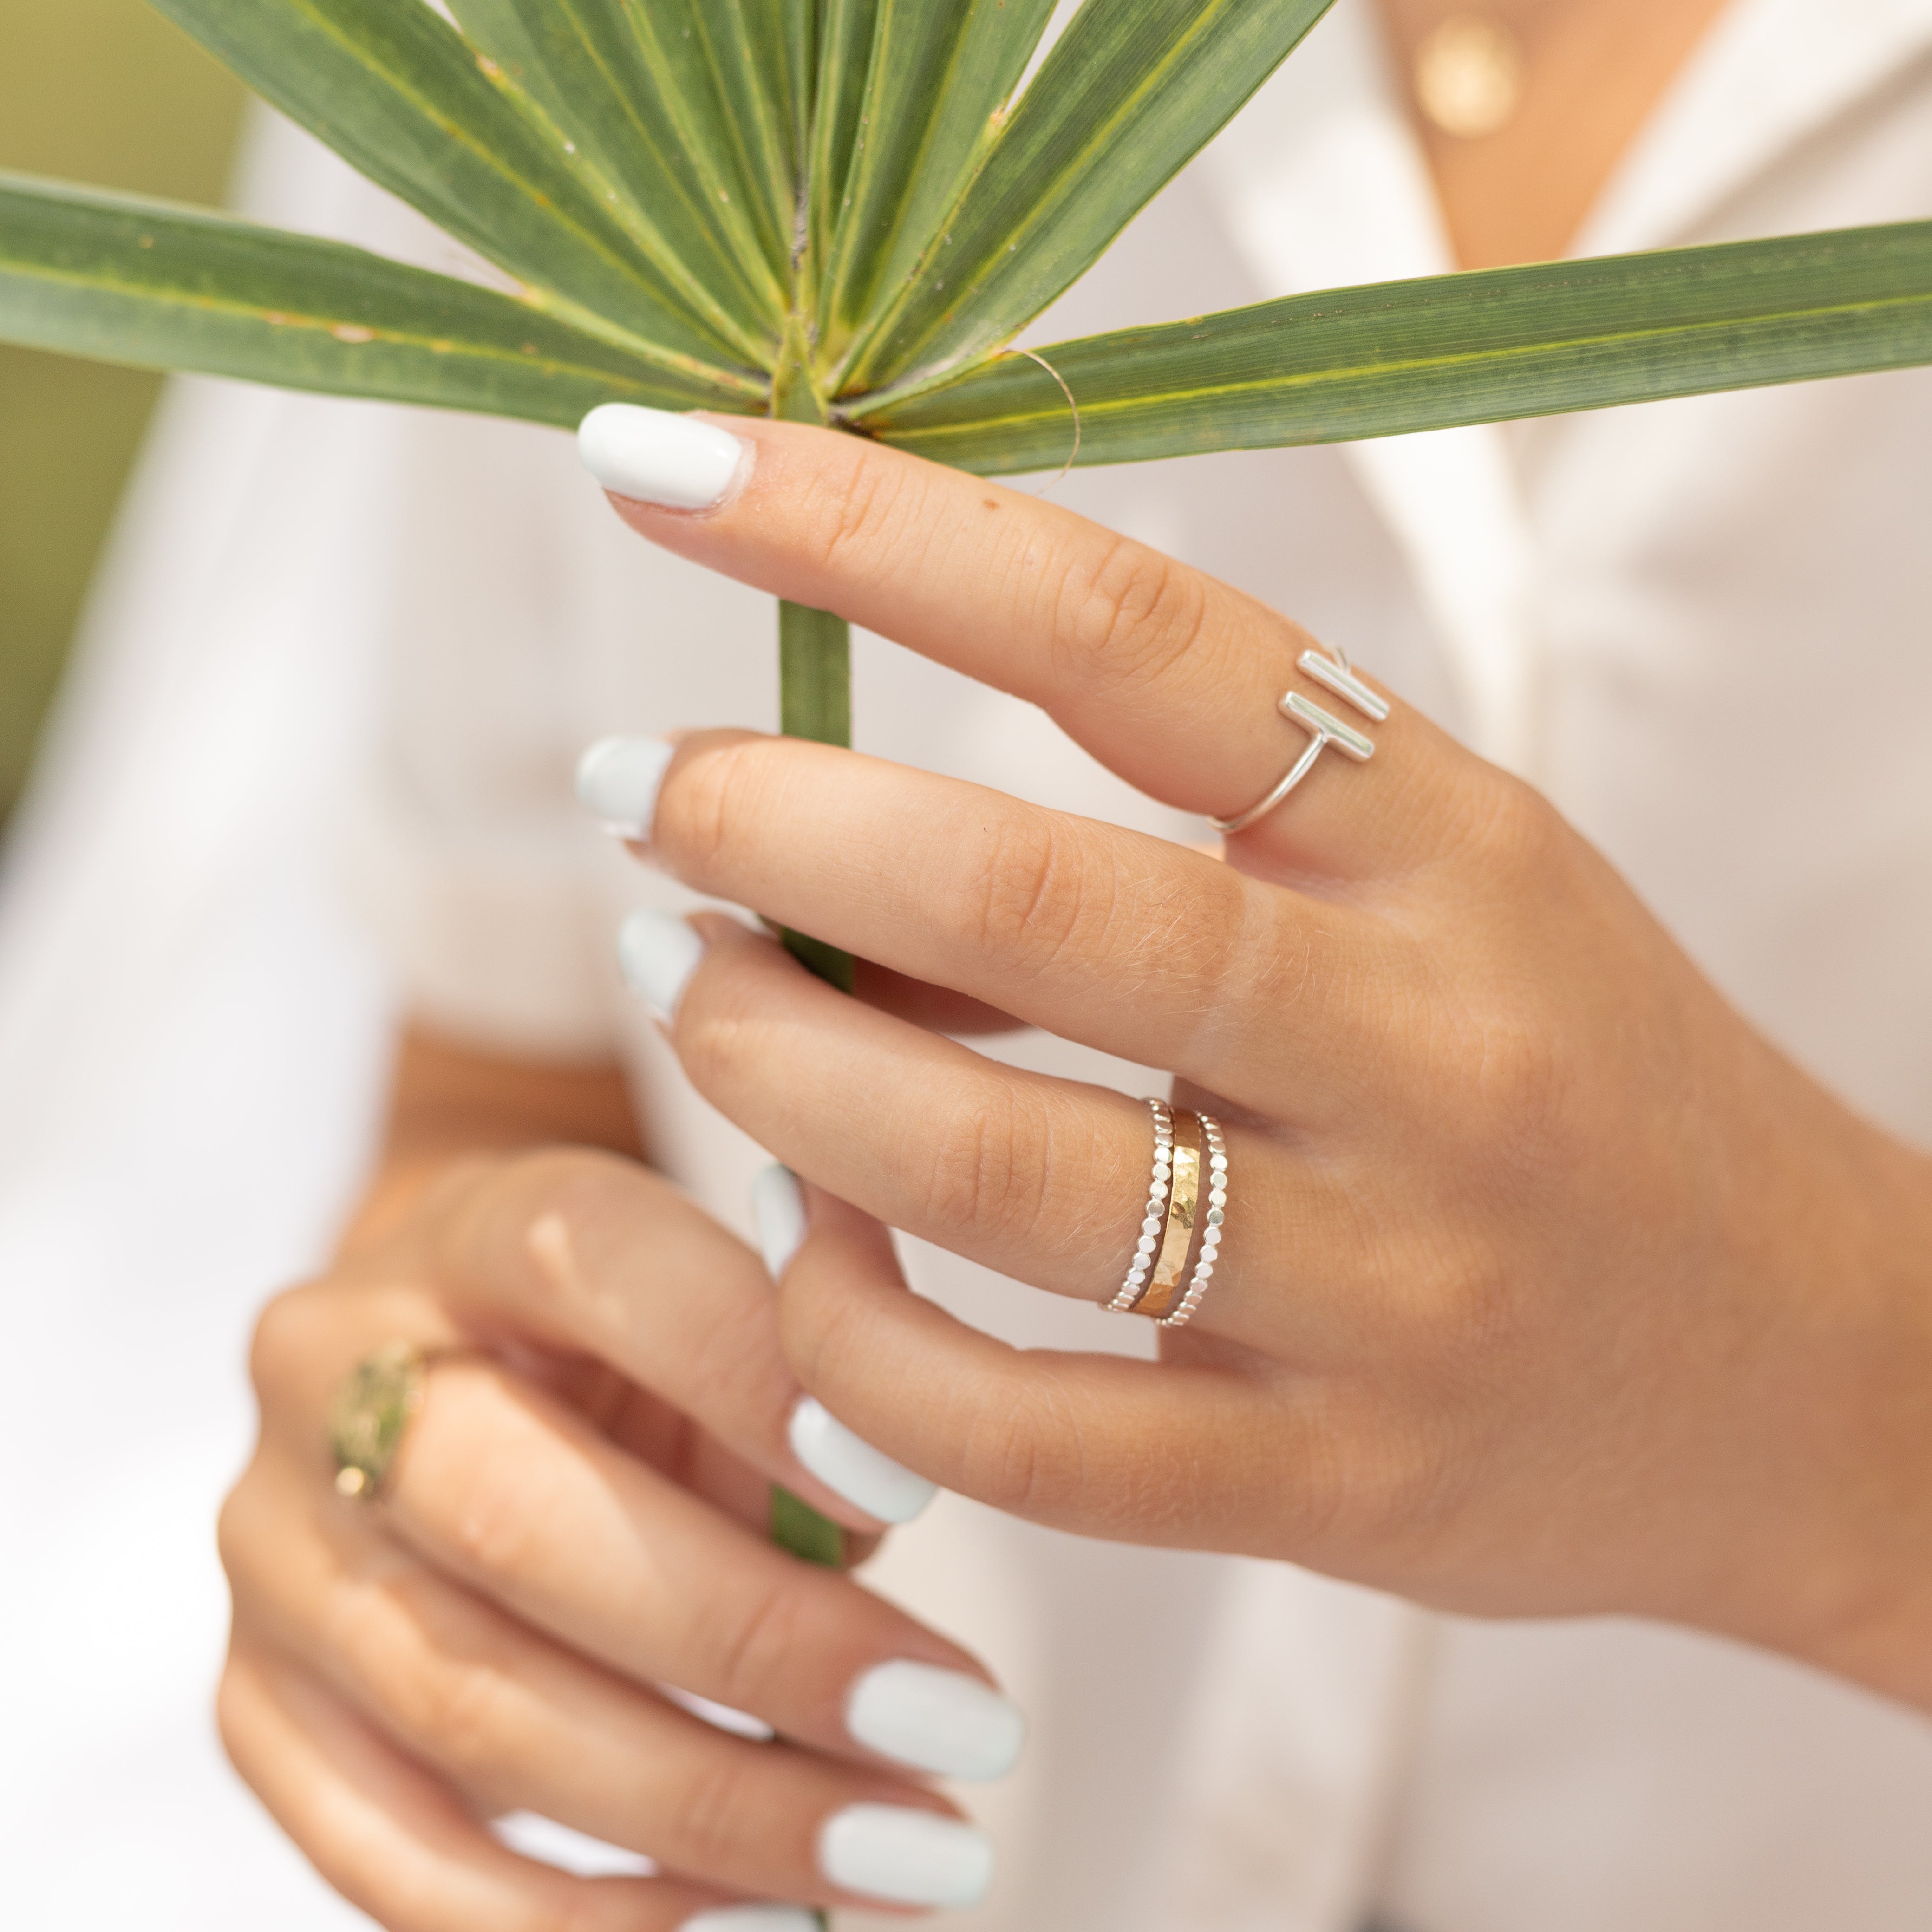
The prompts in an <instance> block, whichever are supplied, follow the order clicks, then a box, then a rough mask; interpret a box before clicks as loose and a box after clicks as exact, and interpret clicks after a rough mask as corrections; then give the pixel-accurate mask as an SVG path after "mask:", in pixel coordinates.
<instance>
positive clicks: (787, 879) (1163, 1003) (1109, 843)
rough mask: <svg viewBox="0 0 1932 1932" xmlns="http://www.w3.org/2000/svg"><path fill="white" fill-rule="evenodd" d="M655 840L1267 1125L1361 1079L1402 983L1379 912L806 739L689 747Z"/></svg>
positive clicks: (868, 949) (822, 931) (800, 920)
mask: <svg viewBox="0 0 1932 1932" xmlns="http://www.w3.org/2000/svg"><path fill="white" fill-rule="evenodd" d="M643 830H645V831H646V832H648V835H649V852H650V856H652V858H653V859H655V860H656V861H657V862H658V863H659V864H661V865H663V866H664V868H667V870H668V871H670V872H672V873H673V874H674V875H675V876H676V877H678V878H679V879H680V880H682V881H683V883H685V884H686V885H688V886H691V887H693V888H694V889H696V890H697V891H699V892H704V893H706V894H708V895H710V896H712V897H713V898H723V899H728V900H730V901H734V902H736V903H737V904H741V905H747V906H751V907H755V908H756V909H757V910H758V911H759V912H760V913H763V915H764V916H766V917H767V918H769V919H775V920H776V921H778V922H780V923H781V924H784V925H786V926H792V927H794V928H796V929H799V930H802V931H805V932H809V933H811V935H812V936H813V937H814V938H817V939H820V940H822V941H825V942H826V943H827V944H831V945H834V946H838V947H843V948H844V949H845V950H847V951H848V952H850V953H854V954H856V956H859V958H861V959H869V960H874V961H876V962H878V963H879V964H880V965H884V966H886V967H889V968H892V969H893V970H894V971H897V972H899V973H902V974H906V975H907V976H908V977H911V978H913V979H915V980H926V981H929V982H931V983H935V984H937V985H939V986H947V987H950V988H951V989H953V990H954V991H956V992H961V993H964V994H966V995H970V996H971V998H974V999H976V1000H979V1001H983V1002H984V1003H986V1004H988V1005H989V1006H994V1007H998V1008H1000V1009H1001V1010H1002V1011H1004V1012H1006V1013H1010V1014H1012V1015H1013V1016H1014V1017H1015V1018H1016V1019H1021V1020H1025V1021H1027V1022H1031V1024H1032V1025H1036V1026H1039V1027H1043V1028H1045V1029H1046V1031H1049V1032H1050V1033H1054V1034H1059V1035H1061V1037H1063V1038H1066V1039H1069V1040H1077V1041H1079V1042H1080V1043H1082V1044H1083V1045H1085V1046H1092V1047H1095V1048H1097V1049H1100V1051H1102V1052H1107V1053H1112V1054H1115V1055H1119V1056H1120V1057H1121V1058H1124V1059H1127V1060H1130V1061H1136V1062H1138V1063H1139V1064H1143V1065H1150V1064H1151V1065H1154V1066H1158V1067H1165V1068H1168V1069H1169V1070H1172V1071H1174V1072H1175V1073H1180V1074H1181V1075H1183V1076H1184V1077H1186V1078H1187V1079H1190V1080H1193V1081H1195V1082H1198V1083H1199V1085H1202V1086H1203V1087H1205V1088H1208V1089H1209V1090H1210V1091H1212V1092H1214V1093H1217V1094H1221V1095H1223V1096H1224V1097H1226V1098H1227V1099H1228V1100H1231V1101H1234V1102H1236V1103H1239V1104H1240V1105H1241V1106H1246V1107H1249V1108H1252V1109H1256V1110H1257V1111H1265V1110H1267V1109H1269V1107H1270V1106H1271V1103H1273V1102H1274V1100H1275V1098H1276V1097H1277V1096H1278V1095H1279V1094H1280V1093H1281V1092H1282V1091H1284V1089H1285V1088H1286V1089H1289V1090H1290V1091H1294V1092H1295V1093H1296V1094H1298V1097H1300V1098H1301V1100H1303V1101H1304V1103H1307V1102H1309V1101H1313V1100H1318V1099H1319V1095H1320V1094H1321V1092H1322V1089H1323V1088H1324V1086H1325V1084H1326V1073H1327V1070H1328V1069H1329V1068H1331V1067H1335V1066H1337V1065H1340V1066H1343V1067H1346V1066H1349V1064H1352V1063H1353V1062H1355V1061H1357V1060H1358V1058H1359V1055H1357V1054H1355V1052H1352V1046H1353V1045H1354V1044H1355V1043H1357V1041H1358V1039H1359V1036H1360V1034H1361V1030H1362V1025H1363V1019H1364V1015H1365V1013H1367V1012H1368V1011H1369V1010H1370V1007H1369V1002H1368V1001H1367V1000H1365V999H1364V997H1363V995H1364V994H1365V993H1367V992H1371V991H1372V990H1373V987H1374V986H1376V985H1377V984H1379V983H1383V982H1384V981H1385V980H1386V979H1387V978H1388V975H1387V974H1385V973H1383V972H1382V971H1379V970H1378V969H1379V968H1380V967H1382V966H1383V965H1386V964H1387V963H1388V961H1387V959H1386V957H1385V956H1386V955H1387V954H1388V953H1389V951H1390V950H1391V946H1392V944H1393V943H1394V942H1393V939H1392V937H1391V934H1390V932H1389V930H1388V928H1387V927H1386V926H1385V925H1384V924H1383V923H1382V922H1379V921H1373V920H1372V919H1370V917H1369V916H1367V915H1364V914H1362V913H1356V912H1354V911H1352V910H1350V909H1349V908H1347V907H1340V906H1336V905H1334V904H1325V905H1322V906H1321V907H1316V906H1315V905H1313V904H1311V903H1310V901H1306V900H1304V899H1303V898H1301V897H1300V896H1299V895H1296V894H1295V893H1292V892H1288V891H1286V890H1283V889H1281V888H1280V887H1278V886H1271V885H1265V884H1262V883H1259V882H1258V881H1256V880H1253V879H1250V878H1249V877H1246V876H1245V875H1244V874H1241V873H1240V872H1238V871H1235V870H1234V868H1232V867H1230V866H1228V865H1223V864H1221V863H1220V862H1218V861H1217V860H1215V859H1211V858H1208V857H1207V856H1204V855H1203V854H1202V853H1199V852H1195V851H1190V850H1188V849H1187V847H1184V846H1181V845H1176V844H1172V843H1171V842H1169V841H1166V840H1164V839H1160V838H1151V837H1149V836H1148V835H1145V834H1144V833H1141V832H1130V831H1127V830H1124V829H1121V827H1119V826H1112V825H1107V824H1103V823H1100V821H1098V820H1094V819H1088V818H1080V817H1074V816H1073V815H1071V814H1067V813H1064V812H1056V811H1047V810H1045V809H1043V808H1041V807H1040V806H1037V805H1029V804H1027V803H1025V802H1023V801H1022V800H1020V799H1014V798H1010V797H1008V796H1006V795H1005V794H1004V793H1001V792H997V791H993V790H989V789H988V788H987V787H985V786H982V785H975V784H967V783H965V782H963V781H960V780H958V779H955V778H942V777H939V776H937V775H934V774H932V773H930V772H919V771H916V770H913V769H909V768H908V767H906V766H899V765H895V764H892V763H888V762H887V761H886V760H883V759H878V758H871V757H863V756H861V755H859V754H857V753H854V752H850V751H837V750H834V749H832V748H830V747H829V746H826V745H814V744H809V743H806V742H802V741H801V740H799V739H785V738H760V737H757V736H752V735H751V734H750V733H740V732H712V733H704V734H702V735H697V736H692V737H690V738H688V739H685V740H684V741H683V742H682V743H681V744H680V745H679V749H678V751H677V754H676V757H675V758H674V759H673V761H672V763H671V764H670V767H669V769H668V772H667V775H666V777H665V778H664V783H663V786H662V789H661V790H660V792H659V793H658V796H657V799H656V803H655V812H654V814H653V815H652V820H651V822H650V823H649V825H648V826H646V827H643ZM1291 1011H1292V1012H1293V1013H1294V1014H1295V1019H1296V1022H1297V1024H1295V1025H1293V1026H1285V1025H1281V1024H1280V1021H1281V1019H1283V1016H1285V1015H1286V1014H1287V1013H1289V1012H1291ZM1264 1017H1265V1018H1266V1019H1268V1020H1269V1021H1270V1022H1273V1023H1272V1024H1266V1025H1263V1024H1260V1023H1259V1022H1262V1019H1264Z"/></svg>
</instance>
